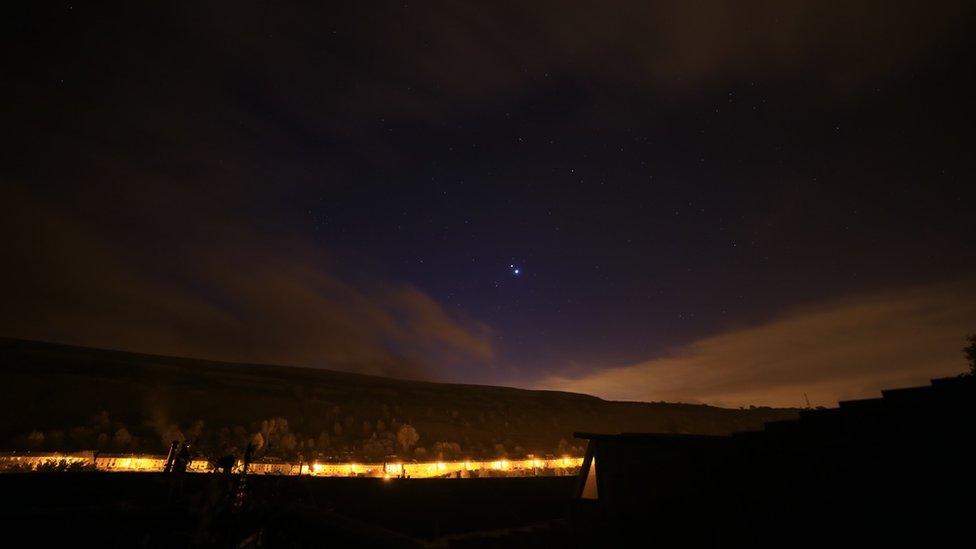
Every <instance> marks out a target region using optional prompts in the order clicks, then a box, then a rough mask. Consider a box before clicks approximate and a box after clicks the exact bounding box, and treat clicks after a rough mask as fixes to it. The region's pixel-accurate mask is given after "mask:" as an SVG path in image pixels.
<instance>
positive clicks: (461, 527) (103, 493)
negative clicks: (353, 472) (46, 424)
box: [0, 473, 576, 547]
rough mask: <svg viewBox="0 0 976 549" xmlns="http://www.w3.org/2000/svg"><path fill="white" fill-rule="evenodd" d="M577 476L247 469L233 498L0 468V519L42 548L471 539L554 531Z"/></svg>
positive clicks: (168, 479) (221, 488)
mask: <svg viewBox="0 0 976 549" xmlns="http://www.w3.org/2000/svg"><path fill="white" fill-rule="evenodd" d="M575 483H576V478H575V477H538V478H488V479H460V480H459V479H423V480H421V479H395V480H390V481H384V480H382V479H371V478H368V479H367V478H348V479H347V478H329V479H321V478H290V477H270V476H268V477H258V476H251V477H248V478H247V491H246V494H247V495H246V498H245V500H244V503H243V504H242V505H241V506H240V507H235V506H234V504H233V498H230V497H228V495H229V494H231V493H232V490H228V487H227V481H226V479H225V478H223V477H220V476H217V475H204V474H189V475H183V476H178V475H163V474H152V473H134V474H126V473H49V474H43V473H41V474H38V473H29V474H5V475H0V493H2V494H3V497H2V500H0V520H2V522H3V527H4V530H3V531H4V532H5V535H7V536H15V537H13V538H8V539H24V540H29V541H30V542H32V543H35V544H40V545H42V546H49V545H52V544H54V543H62V542H70V543H73V544H78V545H83V546H90V545H98V546H101V547H132V546H142V547H174V546H175V547H182V546H227V547H230V546H235V547H236V546H244V547H249V546H250V547H262V546H268V547H276V546H343V547H348V546H371V545H382V546H402V547H410V546H419V545H425V544H426V545H435V546H450V547H456V546H471V545H472V544H474V545H479V546H480V545H484V544H486V543H487V544H492V541H491V540H492V538H495V540H496V541H497V540H498V539H500V536H505V537H506V538H507V539H508V540H509V542H508V543H511V540H513V539H526V538H527V537H528V538H533V539H536V540H537V541H539V539H540V536H541V537H546V538H552V536H556V537H561V536H564V535H565V520H564V517H566V516H567V515H568V510H569V505H570V503H571V494H572V491H573V487H574V486H575ZM472 533H474V534H472ZM22 536H23V538H22Z"/></svg>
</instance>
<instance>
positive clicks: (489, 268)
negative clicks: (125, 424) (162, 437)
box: [0, 1, 976, 406]
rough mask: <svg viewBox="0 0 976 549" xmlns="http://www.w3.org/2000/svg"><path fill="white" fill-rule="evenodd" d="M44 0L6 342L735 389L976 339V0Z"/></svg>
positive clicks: (953, 354)
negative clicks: (295, 2) (309, 0)
mask: <svg viewBox="0 0 976 549" xmlns="http://www.w3.org/2000/svg"><path fill="white" fill-rule="evenodd" d="M33 4H36V5H35V6H34V7H33V8H31V9H33V10H35V11H31V12H14V13H11V14H8V16H7V17H5V19H6V20H5V22H4V23H3V25H4V27H5V30H4V32H3V39H2V40H3V42H4V45H3V48H2V52H0V56H2V58H3V64H2V66H3V67H4V68H3V72H4V78H3V86H2V91H0V93H2V98H3V102H2V104H3V106H2V113H3V129H4V131H3V141H4V143H3V147H2V155H3V156H2V163H0V185H2V187H0V216H2V218H0V230H2V231H3V233H2V234H3V240H2V242H3V244H2V246H3V248H2V250H3V253H2V259H0V261H2V262H3V265H2V272H0V292H2V293H0V299H2V302H3V306H2V307H0V335H3V336H10V337H21V338H28V339H39V340H47V341H57V342H65V343H74V344H82V345H91V346H98V347H105V348H115V349H126V350H135V351H144V352H152V353H161V354H175V355H182V356H194V357H202V358H213V359H223V360H233V361H247V362H268V363H279V364H295V365H305V366H314V367H327V368H335V369H342V370H349V371H358V372H366V373H375V374H381V375H391V376H396V377H404V378H414V379H428V380H435V381H452V382H464V383H490V384H503V385H513V386H519V387H527V388H552V389H565V390H573V391H581V392H589V393H592V394H596V395H599V396H603V397H606V398H613V399H628V400H682V401H692V402H708V403H714V404H720V405H728V406H739V405H747V404H752V403H754V404H773V405H789V406H798V405H803V404H804V396H803V395H804V393H807V394H808V396H809V398H810V400H811V401H812V404H814V405H833V404H835V403H836V401H837V399H839V398H851V397H860V396H869V395H871V394H874V393H875V392H877V391H878V390H879V389H880V388H883V387H889V386H898V385H908V384H915V383H921V382H924V381H926V380H927V379H928V378H930V377H936V376H940V375H954V374H956V373H960V372H962V371H963V370H964V369H965V367H966V365H965V361H964V360H963V358H962V354H961V352H960V349H961V347H962V346H963V345H964V343H965V342H964V337H965V336H966V335H967V334H968V333H972V332H976V253H974V246H973V245H974V243H976V223H974V216H973V211H974V210H973V205H974V203H976V190H974V185H973V150H974V143H976V140H974V128H976V125H974V121H976V117H974V114H976V108H974V107H976V103H974V100H973V97H976V72H974V70H973V63H972V58H973V56H972V54H973V52H974V51H976V47H974V46H976V43H974V38H973V37H974V36H976V32H974V31H976V26H974V22H976V4H973V3H972V2H956V3H929V2H924V3H923V2H914V3H907V5H904V6H900V5H897V4H898V3H897V2H876V3H875V2H854V3H842V4H832V3H826V2H820V1H811V2H778V1H777V2H773V1H771V2H729V3H712V2H706V3H703V4H699V3H694V5H691V3H686V2H678V3H675V4H665V3H653V4H652V3H646V2H606V1H601V2H592V3H590V2H528V3H527V2H482V3H462V2H417V3H402V2H401V3H378V2H348V3H336V4H334V5H329V4H327V3H313V4H312V5H306V6H300V7H299V6H292V7H289V6H286V5H284V4H283V3H270V2H163V3H158V4H159V5H157V6H155V7H152V8H150V7H147V6H143V5H142V4H143V3H141V2H125V3H120V4H119V5H111V4H101V3H99V5H97V6H92V5H88V3H85V2H77V3H70V2H61V3H50V4H49V6H47V7H41V6H40V4H43V3H40V2H38V3H33Z"/></svg>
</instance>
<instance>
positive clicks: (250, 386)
mask: <svg viewBox="0 0 976 549" xmlns="http://www.w3.org/2000/svg"><path fill="white" fill-rule="evenodd" d="M0 370H2V373H3V379H4V385H3V387H2V389H0V446H2V447H6V448H8V449H16V450H22V449H30V448H33V449H51V450H72V449H90V448H101V449H105V450H111V451H142V452H157V453H158V452H163V451H164V450H165V448H166V441H168V440H171V439H173V438H178V437H181V436H185V437H187V438H189V439H191V440H194V441H197V442H198V444H197V447H198V448H199V449H201V450H203V451H206V452H209V453H222V452H226V451H234V450H236V451H240V450H241V449H242V448H243V447H244V446H245V445H246V444H247V442H248V441H250V440H253V439H254V438H255V434H257V433H260V434H261V437H260V439H261V440H262V441H263V442H264V444H265V447H264V448H263V452H264V453H266V454H267V455H278V456H281V457H287V458H291V457H294V456H295V455H297V454H299V453H301V454H302V455H304V456H305V457H306V458H308V457H319V458H328V457H342V456H345V457H355V458H357V459H361V458H366V459H382V457H383V456H385V455H388V454H392V453H399V454H400V455H401V456H405V457H436V455H437V454H443V455H444V457H464V456H472V457H473V456H486V455H491V456H494V455H498V454H500V453H506V454H508V455H518V454H522V453H536V454H546V453H570V452H572V453H576V452H578V451H579V448H574V445H580V446H581V443H580V442H578V441H574V440H573V439H572V433H573V432H574V431H593V432H628V431H633V432H666V433H701V434H728V433H731V432H734V431H740V430H749V429H757V428H760V427H761V426H762V425H763V423H764V422H766V421H773V420H779V419H786V418H790V417H794V416H795V415H796V411H795V410H782V409H771V408H755V409H749V410H731V409H723V408H716V407H712V406H704V405H694V404H669V403H637V402H613V401H606V400H602V399H600V398H597V397H593V396H589V395H583V394H576V393H564V392H555V391H530V390H524V389H514V388H509V387H493V386H479V385H458V384H447V383H429V382H419V381H405V380H398V379H391V378H384V377H376V376H368V375H359V374H352V373H344V372H336V371H330V370H320V369H310V368H296V367H287V366H271V365H260V364H235V363H226V362H215V361H206V360H195V359H187V358H176V357H166V356H156V355H146V354H138V353H129V352H120V351H108V350H100V349H91V348H84V347H74V346H67V345H58V344H51V343H40V342H32V341H23V340H14V339H4V338H0ZM407 424H409V425H411V426H413V427H414V428H415V430H416V431H417V433H418V434H419V437H420V438H419V440H418V441H416V443H414V444H412V445H411V448H410V449H409V450H407V451H404V450H403V447H402V446H401V445H400V444H399V443H398V440H397V433H398V431H400V430H401V428H403V427H404V425H407ZM561 441H562V442H561ZM406 442H409V440H406ZM417 448H421V450H419V451H418V450H417Z"/></svg>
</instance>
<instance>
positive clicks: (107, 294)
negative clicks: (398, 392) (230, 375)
mask: <svg viewBox="0 0 976 549" xmlns="http://www.w3.org/2000/svg"><path fill="white" fill-rule="evenodd" d="M2 196H3V199H4V200H3V201H2V202H3V206H2V207H0V215H2V220H0V229H2V230H3V234H4V235H6V237H5V242H4V257H3V262H4V268H3V269H2V270H0V289H2V296H3V302H4V306H3V307H2V310H0V334H3V335H4V336H9V337H20V338H27V339H38V340H47V341H57V342H63V343H72V344H80V345H89V346H96V347H104V348H111V349H125V350H133V351H141V352H149V353H160V354H169V355H180V356H191V357H198V358H209V359H216V360H229V361H244V362H264V363H278V364H293V365H303V366H317V367H327V368H334V369H340V370H346V371H355V372H360V373H371V374H382V375H391V376H397V377H407V378H415V379H417V378H419V379H443V378H444V377H445V376H448V372H450V370H451V368H453V367H455V366H457V365H459V364H461V365H464V366H471V365H475V366H478V367H481V366H484V365H485V364H486V363H487V361H488V360H489V359H491V358H492V356H493V347H492V343H491V330H490V329H489V328H488V327H487V326H485V325H483V324H480V323H478V322H476V321H473V320H470V319H464V318H460V317H457V316H456V315H453V314H451V313H449V312H448V311H446V310H445V309H444V308H443V307H442V306H441V305H440V304H438V303H437V302H436V301H435V300H434V299H432V298H431V297H430V296H428V295H426V294H425V293H424V292H422V291H421V290H420V289H418V288H416V287H413V286H411V285H409V284H405V283H402V282H396V281H394V282H390V281H381V280H370V279H365V280H359V281H357V282H356V283H353V282H350V281H348V280H346V279H345V278H343V277H342V276H340V275H339V273H338V272H337V271H338V269H337V268H336V267H335V265H333V264H332V260H331V258H330V257H329V256H328V255H327V254H325V253H323V252H322V251H321V250H319V249H317V248H316V247H315V246H313V245H312V244H311V243H310V242H308V241H305V240H303V239H302V238H300V237H297V236H294V235H281V234H279V235H275V234H267V233H261V232H259V231H257V230H255V229H254V228H253V227H250V226H248V225H246V224H243V223H240V222H234V223H232V222H229V221H227V220H223V221H220V218H216V217H207V216H204V217H203V218H197V217H196V216H195V215H194V214H191V213H189V210H192V208H188V210H166V211H168V216H167V215H160V212H156V209H155V207H152V208H151V210H152V211H153V212H155V214H154V215H150V214H149V213H148V212H143V213H144V214H145V216H144V217H146V218H148V219H149V222H146V221H139V217H140V215H133V212H129V214H128V215H122V214H120V213H118V212H117V213H116V214H114V216H111V217H114V218H116V219H113V220H111V221H110V222H107V223H102V224H99V223H94V222H92V221H91V220H90V218H89V217H81V216H78V215H74V214H73V213H72V211H71V209H70V208H67V207H64V206H63V205H61V206H58V205H54V204H51V203H50V202H45V201H41V200H38V199H36V198H34V197H32V196H31V195H30V193H26V192H21V191H18V190H16V188H14V187H12V186H8V187H6V188H5V192H4V193H3V195H2ZM190 205H191V204H190V203H187V206H190ZM128 206H132V207H135V206H134V205H133V204H129V205H128ZM122 210H125V208H122ZM101 211H102V213H103V214H105V215H109V213H107V212H110V211H112V208H108V209H104V208H103V209H102V210H101ZM118 218H121V219H118ZM360 278H362V277H360Z"/></svg>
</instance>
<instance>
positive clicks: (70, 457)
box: [0, 451, 583, 478]
mask: <svg viewBox="0 0 976 549" xmlns="http://www.w3.org/2000/svg"><path fill="white" fill-rule="evenodd" d="M582 462H583V458H580V457H570V456H564V457H559V458H534V457H530V458H528V459H520V460H509V459H497V460H488V461H476V460H465V461H436V462H426V463H415V462H409V463H402V462H393V461H390V462H384V463H355V462H347V463H333V462H311V463H308V462H305V463H290V462H284V461H272V460H264V461H262V460H258V461H256V462H253V463H251V464H250V465H249V468H248V473H249V474H257V475H293V476H294V475H308V476H317V477H378V478H401V477H402V478H433V477H455V478H463V477H469V476H482V475H486V474H489V475H505V476H526V475H532V474H538V473H545V474H564V475H574V474H576V473H577V471H578V470H579V467H580V465H581V464H582ZM165 466H166V456H164V455H137V454H105V453H96V452H93V451H87V452H77V453H57V452H51V453H3V454H0V472H3V471H8V472H13V471H18V472H20V471H45V470H58V469H62V470H69V469H79V470H81V469H94V470H97V471H104V472H162V471H163V470H164V468H165ZM242 467H243V463H241V462H240V461H238V462H237V464H236V466H235V468H234V469H235V471H236V472H240V470H241V468H242ZM213 470H214V467H213V465H212V464H211V463H210V462H209V461H207V460H200V459H194V460H191V461H190V463H189V465H188V466H187V471H188V472H193V473H205V472H212V471H213Z"/></svg>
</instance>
